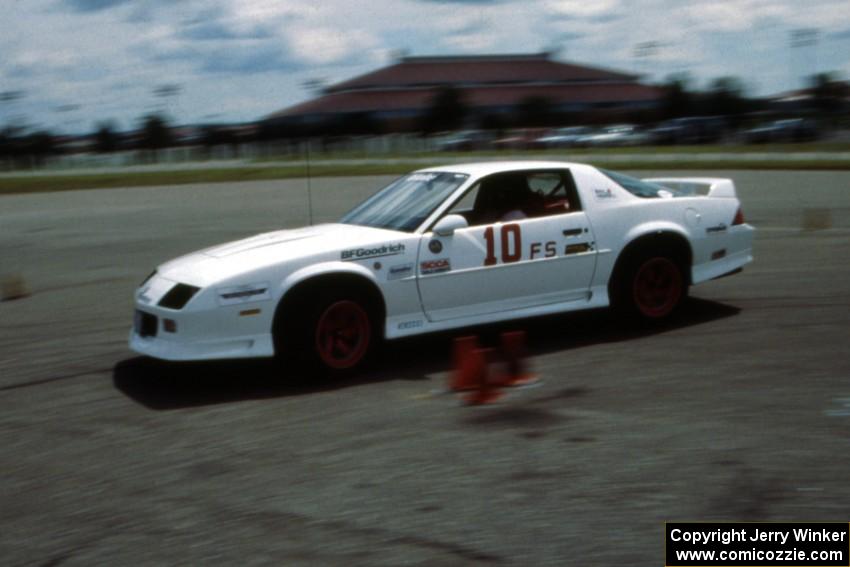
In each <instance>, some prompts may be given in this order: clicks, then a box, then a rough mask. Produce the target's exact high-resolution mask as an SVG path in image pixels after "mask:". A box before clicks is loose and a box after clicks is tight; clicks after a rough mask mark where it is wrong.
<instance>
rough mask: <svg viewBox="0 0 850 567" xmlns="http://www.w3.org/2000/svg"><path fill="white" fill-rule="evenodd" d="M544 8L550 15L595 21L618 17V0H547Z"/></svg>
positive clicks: (610, 19) (611, 19)
mask: <svg viewBox="0 0 850 567" xmlns="http://www.w3.org/2000/svg"><path fill="white" fill-rule="evenodd" d="M543 6H544V9H545V10H546V12H547V13H548V14H550V15H552V16H560V17H566V18H581V19H592V20H594V21H597V22H604V21H613V20H615V19H617V18H618V14H619V11H620V10H621V7H620V0H595V1H594V0H591V1H588V0H547V1H545V2H543Z"/></svg>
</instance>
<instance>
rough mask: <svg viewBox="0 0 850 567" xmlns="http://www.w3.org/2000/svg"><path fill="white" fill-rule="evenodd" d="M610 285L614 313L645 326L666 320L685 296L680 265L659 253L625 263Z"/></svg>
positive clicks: (636, 256)
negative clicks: (641, 322)
mask: <svg viewBox="0 0 850 567" xmlns="http://www.w3.org/2000/svg"><path fill="white" fill-rule="evenodd" d="M613 284H614V285H613V286H612V289H611V292H612V298H611V300H612V304H613V307H614V308H615V310H617V311H618V312H619V313H620V314H621V315H624V316H626V317H627V318H630V319H637V320H641V321H646V322H657V321H663V320H665V319H668V318H670V317H671V316H672V315H673V314H674V313H675V312H676V311H677V310H678V309H679V307H681V305H682V303H683V302H684V300H685V298H686V297H687V294H688V283H687V279H686V277H685V272H684V267H683V265H682V262H681V261H680V260H679V259H677V258H675V257H672V256H669V255H667V254H665V253H663V252H652V251H648V252H644V253H641V254H635V255H634V256H633V257H632V258H629V259H627V260H626V261H625V263H624V265H623V266H622V267H621V269H619V270H618V271H617V273H616V274H615V281H614V282H613Z"/></svg>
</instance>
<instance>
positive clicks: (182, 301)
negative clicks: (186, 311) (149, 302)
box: [157, 283, 201, 309]
mask: <svg viewBox="0 0 850 567" xmlns="http://www.w3.org/2000/svg"><path fill="white" fill-rule="evenodd" d="M200 290H201V288H199V287H195V286H193V285H186V284H182V283H179V284H177V285H175V286H174V287H172V288H171V289H170V290H168V293H166V294H165V295H164V296H163V297H162V299H160V300H159V303H158V304H157V305H159V306H160V307H165V308H166V309H183V307H184V306H185V305H186V304H187V303H189V300H190V299H192V296H194V295H195V294H196V293H198V292H199V291H200Z"/></svg>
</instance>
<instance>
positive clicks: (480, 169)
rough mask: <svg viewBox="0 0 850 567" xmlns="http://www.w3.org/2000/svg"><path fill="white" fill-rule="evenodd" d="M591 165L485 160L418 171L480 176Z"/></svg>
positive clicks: (564, 162)
mask: <svg viewBox="0 0 850 567" xmlns="http://www.w3.org/2000/svg"><path fill="white" fill-rule="evenodd" d="M584 168H591V166H589V165H587V164H583V163H573V162H567V161H485V162H476V163H458V164H449V165H441V166H437V167H428V168H426V169H419V170H417V171H419V172H425V171H441V172H442V171H445V172H450V173H465V174H467V175H470V176H473V177H482V176H484V175H491V174H493V173H501V172H506V171H520V170H528V169H540V170H545V169H584Z"/></svg>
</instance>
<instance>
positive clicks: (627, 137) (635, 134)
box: [578, 124, 650, 148]
mask: <svg viewBox="0 0 850 567" xmlns="http://www.w3.org/2000/svg"><path fill="white" fill-rule="evenodd" d="M649 141H650V137H649V136H648V135H647V134H646V133H645V132H641V131H640V130H638V128H637V126H634V125H632V124H615V125H613V126H606V127H605V128H602V130H600V131H598V132H596V133H593V134H589V135H587V136H583V137H582V138H580V139H579V141H578V144H579V145H581V146H586V147H591V148H614V147H623V146H639V145H641V144H646V143H648V142H649Z"/></svg>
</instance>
